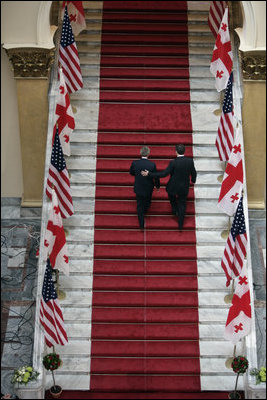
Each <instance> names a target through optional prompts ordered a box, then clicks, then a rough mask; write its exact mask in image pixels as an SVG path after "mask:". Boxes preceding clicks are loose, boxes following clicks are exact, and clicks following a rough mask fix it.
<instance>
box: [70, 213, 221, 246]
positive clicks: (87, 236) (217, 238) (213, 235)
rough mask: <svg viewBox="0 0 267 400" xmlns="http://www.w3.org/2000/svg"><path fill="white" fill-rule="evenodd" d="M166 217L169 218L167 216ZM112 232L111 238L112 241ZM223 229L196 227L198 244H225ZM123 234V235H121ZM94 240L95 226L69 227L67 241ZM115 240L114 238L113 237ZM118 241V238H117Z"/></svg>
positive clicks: (133, 235)
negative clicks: (210, 229) (200, 229)
mask: <svg viewBox="0 0 267 400" xmlns="http://www.w3.org/2000/svg"><path fill="white" fill-rule="evenodd" d="M166 218H168V217H167V216H166ZM214 218H216V216H214ZM98 231H99V232H101V229H98ZM112 232H113V230H112ZM112 232H110V238H111V241H112ZM125 232H129V231H128V230H126V231H125ZM135 232H139V231H138V230H135V229H134V230H133V232H132V238H133V239H134V237H135ZM221 232H222V231H221V229H219V230H217V231H216V230H213V231H209V230H206V231H205V230H202V231H199V228H198V227H197V228H196V241H197V244H198V245H202V244H205V243H206V244H208V243H214V244H215V243H216V244H217V243H220V244H221V243H224V244H225V239H223V238H222V237H221ZM121 236H122V235H121ZM121 236H120V240H122V237H121ZM93 240H94V227H93V226H92V227H89V228H83V229H81V228H80V227H79V226H78V227H76V226H74V227H69V228H68V229H67V243H73V242H77V243H82V242H87V243H90V242H93ZM113 240H114V239H113ZM115 243H116V240H115Z"/></svg>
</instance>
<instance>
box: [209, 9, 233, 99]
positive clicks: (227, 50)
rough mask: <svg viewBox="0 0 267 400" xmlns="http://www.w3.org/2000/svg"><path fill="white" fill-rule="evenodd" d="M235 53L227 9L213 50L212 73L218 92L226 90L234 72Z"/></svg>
mask: <svg viewBox="0 0 267 400" xmlns="http://www.w3.org/2000/svg"><path fill="white" fill-rule="evenodd" d="M232 67H233V53H232V47H231V40H230V33H229V22H228V7H227V8H226V9H225V12H224V16H223V19H222V22H221V25H220V29H219V32H218V35H217V39H216V42H215V46H214V49H213V54H212V59H211V64H210V72H211V73H212V75H213V76H214V77H215V87H216V89H217V91H218V92H220V91H221V90H223V89H225V88H226V86H227V83H228V80H229V77H230V74H231V72H232Z"/></svg>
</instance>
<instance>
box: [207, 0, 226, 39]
mask: <svg viewBox="0 0 267 400" xmlns="http://www.w3.org/2000/svg"><path fill="white" fill-rule="evenodd" d="M226 6H227V1H212V2H211V5H210V11H209V17H208V24H209V27H210V30H211V32H212V33H213V35H214V36H215V38H216V37H217V34H218V31H219V27H220V24H221V22H222V17H223V14H224V10H225V8H226Z"/></svg>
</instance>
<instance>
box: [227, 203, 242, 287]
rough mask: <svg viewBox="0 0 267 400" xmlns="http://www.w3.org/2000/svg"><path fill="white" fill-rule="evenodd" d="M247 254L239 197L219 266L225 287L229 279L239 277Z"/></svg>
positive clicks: (228, 283)
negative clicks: (224, 280)
mask: <svg viewBox="0 0 267 400" xmlns="http://www.w3.org/2000/svg"><path fill="white" fill-rule="evenodd" d="M246 254H247V233H246V224H245V217H244V210H243V197H241V199H240V201H239V203H238V207H237V210H236V214H235V217H234V221H233V224H232V228H231V230H230V232H229V236H228V239H227V242H226V246H225V250H224V254H223V258H222V262H221V266H222V269H223V270H224V272H225V275H226V279H227V281H226V286H229V285H230V281H231V279H233V278H234V277H236V276H238V275H240V273H241V271H242V267H243V263H244V259H245V257H246Z"/></svg>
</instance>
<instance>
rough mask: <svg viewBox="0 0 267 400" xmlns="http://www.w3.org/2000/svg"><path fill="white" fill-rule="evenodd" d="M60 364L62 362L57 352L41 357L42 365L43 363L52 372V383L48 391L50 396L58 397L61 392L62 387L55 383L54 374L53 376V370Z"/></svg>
mask: <svg viewBox="0 0 267 400" xmlns="http://www.w3.org/2000/svg"><path fill="white" fill-rule="evenodd" d="M61 364H62V361H61V359H60V357H59V354H56V353H49V354H46V355H45V356H44V357H43V365H44V367H45V369H47V370H48V371H51V372H52V377H53V382H54V385H53V386H51V388H50V393H51V395H52V397H54V398H58V397H59V396H60V395H61V393H62V388H61V386H59V385H56V382H55V376H54V370H55V369H58V368H59V367H60V365H61Z"/></svg>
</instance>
